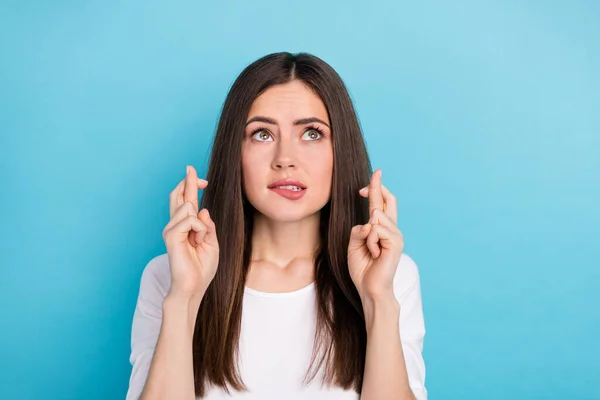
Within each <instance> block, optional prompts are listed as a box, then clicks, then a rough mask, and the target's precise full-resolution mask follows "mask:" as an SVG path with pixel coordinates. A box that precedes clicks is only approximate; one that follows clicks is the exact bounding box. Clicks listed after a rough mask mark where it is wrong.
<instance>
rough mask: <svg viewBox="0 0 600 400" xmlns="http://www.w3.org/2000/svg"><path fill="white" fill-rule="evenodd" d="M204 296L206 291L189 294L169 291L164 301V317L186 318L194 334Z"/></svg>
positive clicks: (187, 325)
mask: <svg viewBox="0 0 600 400" xmlns="http://www.w3.org/2000/svg"><path fill="white" fill-rule="evenodd" d="M203 296H204V293H198V294H194V295H192V296H188V295H181V294H177V293H171V292H169V293H168V294H167V296H166V297H165V299H164V301H163V318H164V319H169V317H170V318H171V319H177V320H179V319H184V320H185V322H186V327H187V328H188V330H190V331H191V333H192V334H193V332H194V328H195V326H196V318H197V316H198V309H199V308H200V303H201V301H202V298H203Z"/></svg>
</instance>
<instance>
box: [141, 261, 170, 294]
mask: <svg viewBox="0 0 600 400" xmlns="http://www.w3.org/2000/svg"><path fill="white" fill-rule="evenodd" d="M170 287H171V270H170V268H169V255H168V254H167V253H164V254H160V255H158V256H156V257H154V258H152V259H151V260H150V261H149V262H148V263H147V264H146V266H145V267H144V270H143V271H142V277H141V283H140V292H141V291H146V292H148V291H159V292H161V293H163V294H166V293H167V292H168V291H169V289H170Z"/></svg>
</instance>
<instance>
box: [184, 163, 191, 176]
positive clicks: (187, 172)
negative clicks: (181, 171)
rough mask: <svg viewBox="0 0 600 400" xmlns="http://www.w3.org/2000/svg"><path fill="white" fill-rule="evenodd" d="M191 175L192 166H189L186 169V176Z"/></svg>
mask: <svg viewBox="0 0 600 400" xmlns="http://www.w3.org/2000/svg"><path fill="white" fill-rule="evenodd" d="M189 173H190V166H189V165H188V166H187V167H185V174H186V175H187V174H189Z"/></svg>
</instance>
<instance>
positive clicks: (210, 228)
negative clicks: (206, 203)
mask: <svg viewBox="0 0 600 400" xmlns="http://www.w3.org/2000/svg"><path fill="white" fill-rule="evenodd" d="M198 219H200V221H202V222H203V223H204V225H205V226H206V235H205V237H204V241H205V242H206V243H209V244H211V245H213V246H216V247H217V248H218V246H219V241H218V239H217V229H216V225H215V222H214V221H213V220H212V218H211V217H210V213H209V212H208V209H206V208H203V209H202V210H200V212H199V213H198Z"/></svg>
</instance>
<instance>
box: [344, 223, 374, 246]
mask: <svg viewBox="0 0 600 400" xmlns="http://www.w3.org/2000/svg"><path fill="white" fill-rule="evenodd" d="M372 226H373V225H371V224H365V225H355V226H353V227H352V230H351V231H350V243H348V248H349V249H358V248H360V247H362V246H363V245H364V244H365V239H366V238H367V236H368V235H369V233H370V232H371V227H372Z"/></svg>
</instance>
